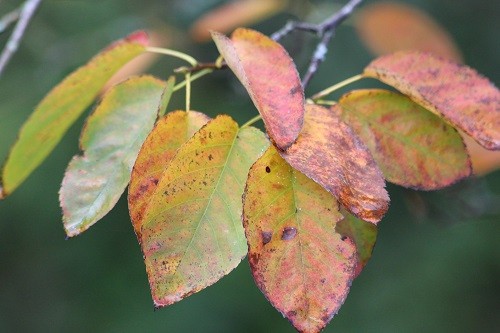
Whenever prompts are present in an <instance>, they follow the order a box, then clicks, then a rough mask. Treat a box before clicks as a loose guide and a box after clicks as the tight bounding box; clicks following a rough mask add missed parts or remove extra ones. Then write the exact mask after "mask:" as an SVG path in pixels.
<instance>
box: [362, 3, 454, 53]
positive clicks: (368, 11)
mask: <svg viewBox="0 0 500 333" xmlns="http://www.w3.org/2000/svg"><path fill="white" fill-rule="evenodd" d="M355 26H356V29H357V30H358V33H359V35H360V37H361V39H362V40H363V41H364V42H365V44H366V45H367V46H368V48H369V49H370V50H371V51H372V52H373V53H375V54H376V55H383V54H388V53H393V52H396V51H404V50H416V51H427V52H431V53H433V54H435V55H438V56H441V57H443V58H447V59H450V60H454V61H456V62H462V56H461V55H460V52H459V51H458V48H457V47H456V46H455V43H454V42H453V40H452V38H451V36H450V35H449V34H448V33H447V32H446V30H445V29H444V28H443V27H441V26H440V25H439V24H438V23H437V22H436V21H435V20H434V19H432V18H431V17H430V16H429V15H427V14H426V13H424V12H423V11H421V10H419V9H417V8H415V7H412V6H410V5H408V4H401V3H396V2H377V3H374V4H370V5H368V6H365V7H364V8H363V9H362V10H361V11H360V12H359V13H358V14H357V15H356V20H355Z"/></svg>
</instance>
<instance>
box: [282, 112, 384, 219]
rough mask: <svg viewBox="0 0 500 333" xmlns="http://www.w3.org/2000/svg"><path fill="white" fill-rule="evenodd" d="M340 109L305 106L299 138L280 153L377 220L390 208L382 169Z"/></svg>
mask: <svg viewBox="0 0 500 333" xmlns="http://www.w3.org/2000/svg"><path fill="white" fill-rule="evenodd" d="M338 108H339V107H338V105H336V106H334V107H333V108H332V109H331V110H329V109H326V108H324V107H322V106H319V105H312V104H308V105H306V114H305V119H304V128H303V129H302V132H301V133H300V135H299V138H298V139H297V141H296V142H295V143H294V144H293V145H292V146H291V147H290V148H288V149H287V151H285V152H281V151H280V154H281V156H282V157H283V158H284V159H285V160H286V161H287V162H288V163H290V165H291V166H292V167H294V168H295V169H297V170H299V171H300V172H302V173H304V174H305V175H306V176H308V177H309V178H311V179H312V180H314V181H315V182H317V183H318V184H320V185H321V186H323V188H325V189H326V190H327V191H328V192H330V193H331V194H333V195H334V196H335V197H336V198H337V199H338V200H339V202H340V203H341V204H342V205H343V206H344V207H345V208H346V209H347V210H348V211H349V212H351V213H353V214H354V215H356V216H357V217H359V218H361V219H363V220H365V221H369V222H372V223H378V221H380V220H381V219H382V217H383V216H384V214H385V212H386V211H387V209H388V208H389V195H388V194H387V191H386V190H385V181H384V178H383V175H382V172H381V171H380V170H379V168H378V166H377V164H376V163H375V161H374V160H373V157H372V156H371V154H370V152H369V151H368V148H366V147H365V145H364V144H363V142H362V141H361V140H360V139H359V138H358V137H357V136H356V134H355V133H354V132H353V130H352V129H351V128H350V127H349V126H347V125H346V124H345V123H344V122H342V121H341V120H340V116H339V112H338Z"/></svg>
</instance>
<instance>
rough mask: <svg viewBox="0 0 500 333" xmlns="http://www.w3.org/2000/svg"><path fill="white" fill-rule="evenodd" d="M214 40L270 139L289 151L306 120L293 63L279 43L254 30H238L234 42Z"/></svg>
mask: <svg viewBox="0 0 500 333" xmlns="http://www.w3.org/2000/svg"><path fill="white" fill-rule="evenodd" d="M212 38H213V39H214V41H215V44H216V45H217V48H218V49H219V52H220V53H221V54H222V55H223V56H224V59H225V60H226V63H227V64H228V66H229V68H231V70H232V71H233V72H234V73H235V74H236V76H237V77H238V79H239V80H240V81H241V83H242V84H243V86H245V88H246V90H247V91H248V93H249V95H250V97H251V98H252V101H253V102H254V104H255V106H256V107H257V109H258V110H259V112H260V114H261V115H262V119H263V120H264V124H265V125H266V130H267V132H268V134H269V137H270V138H271V140H272V141H273V142H274V144H275V145H276V146H277V147H278V148H279V149H281V150H286V149H287V148H288V147H289V146H290V145H291V144H292V143H294V142H295V140H296V139H297V136H298V135H299V132H300V130H301V128H302V123H303V120H304V90H303V89H302V85H301V82H300V78H299V74H298V73H297V69H296V68H295V65H294V63H293V60H292V59H291V58H290V56H289V55H288V53H287V52H286V50H285V49H284V48H283V47H282V46H281V45H280V44H279V43H277V42H275V41H273V40H272V39H270V38H269V37H267V36H264V35H263V34H261V33H259V32H257V31H254V30H249V29H242V28H240V29H237V30H235V31H234V32H233V34H232V36H231V39H229V38H227V37H226V36H224V35H222V34H220V33H217V32H212Z"/></svg>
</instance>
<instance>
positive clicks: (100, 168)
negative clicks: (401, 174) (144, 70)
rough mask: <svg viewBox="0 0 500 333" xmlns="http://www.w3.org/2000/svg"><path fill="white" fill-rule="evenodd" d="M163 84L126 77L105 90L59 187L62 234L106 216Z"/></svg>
mask: <svg viewBox="0 0 500 333" xmlns="http://www.w3.org/2000/svg"><path fill="white" fill-rule="evenodd" d="M164 86H165V83H164V82H162V81H160V80H157V79H154V78H153V77H150V76H143V77H135V78H131V79H129V80H127V81H124V82H123V83H120V84H118V85H116V86H114V87H113V88H111V89H110V90H108V92H107V93H106V94H105V95H104V97H103V99H102V101H101V103H100V104H99V106H98V107H97V108H96V109H95V111H94V112H93V113H92V115H91V116H90V117H89V118H88V120H87V123H86V124H85V127H84V130H83V132H82V135H81V139H80V146H81V149H82V150H84V155H83V156H75V157H73V159H72V160H71V162H70V164H69V166H68V168H67V169H66V173H65V175H64V179H63V182H62V185H61V190H60V192H59V201H60V204H61V208H62V209H63V222H64V229H65V230H66V234H67V235H68V236H70V237H72V236H76V235H78V234H80V233H82V232H83V231H85V230H87V229H88V228H89V227H90V226H92V225H93V224H94V223H96V222H97V221H98V220H100V219H101V218H102V217H103V216H105V215H106V214H107V213H108V212H109V211H110V210H111V209H112V208H113V207H114V206H115V204H116V202H117V201H118V199H119V198H120V196H121V194H122V193H123V191H124V190H125V187H126V186H127V184H128V182H129V180H130V173H131V171H132V166H133V165H134V161H135V159H136V157H137V154H138V153H139V149H140V148H141V145H142V143H143V142H144V140H145V139H146V136H147V135H148V133H149V132H150V131H151V129H152V128H153V124H154V121H155V119H156V116H157V112H158V104H159V102H160V97H161V94H162V92H163V88H164Z"/></svg>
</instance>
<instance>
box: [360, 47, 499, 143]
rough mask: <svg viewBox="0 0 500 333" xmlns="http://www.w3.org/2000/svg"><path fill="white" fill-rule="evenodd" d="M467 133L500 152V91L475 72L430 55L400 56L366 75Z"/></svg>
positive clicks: (385, 60)
mask: <svg viewBox="0 0 500 333" xmlns="http://www.w3.org/2000/svg"><path fill="white" fill-rule="evenodd" d="M364 75H365V76H366V77H373V78H376V79H378V80H380V81H382V82H384V83H386V84H388V85H390V86H393V87H394V88H396V89H398V90H399V91H401V92H402V93H403V94H405V95H407V96H408V97H410V98H411V99H412V100H413V101H414V102H416V103H418V104H420V105H422V106H423V107H424V108H426V109H427V110H429V111H432V112H434V113H435V114H437V115H438V116H440V117H443V118H444V119H445V120H446V121H447V122H448V123H450V124H451V125H452V126H454V127H456V128H458V129H461V130H463V131H464V132H465V133H467V134H468V135H470V136H471V137H472V138H473V139H474V140H476V141H477V142H478V143H479V144H481V145H482V146H483V147H485V148H486V149H490V150H499V149H500V91H499V90H498V89H497V88H496V87H495V86H494V85H493V83H491V82H490V81H488V79H486V78H485V77H483V76H481V75H480V74H478V73H477V72H476V71H475V70H473V69H472V68H469V67H467V66H462V65H458V64H455V63H453V62H450V61H448V60H444V59H442V58H438V57H436V56H433V55H431V54H428V53H421V52H398V53H394V54H391V55H387V56H383V57H380V58H377V59H375V60H374V61H373V62H372V63H370V64H369V65H368V66H367V67H366V68H365V71H364Z"/></svg>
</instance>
